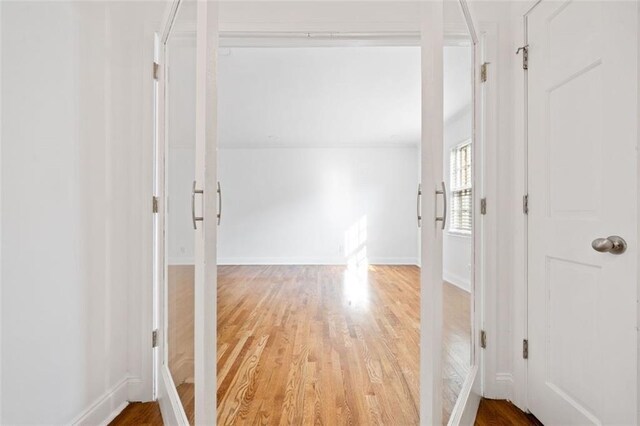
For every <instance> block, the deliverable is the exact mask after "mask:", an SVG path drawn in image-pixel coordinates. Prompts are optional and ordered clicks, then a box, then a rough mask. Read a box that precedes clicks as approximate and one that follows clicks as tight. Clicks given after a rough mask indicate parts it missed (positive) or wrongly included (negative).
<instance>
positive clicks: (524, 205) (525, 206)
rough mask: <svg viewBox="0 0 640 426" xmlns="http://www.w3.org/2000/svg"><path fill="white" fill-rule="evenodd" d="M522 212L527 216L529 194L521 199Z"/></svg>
mask: <svg viewBox="0 0 640 426" xmlns="http://www.w3.org/2000/svg"><path fill="white" fill-rule="evenodd" d="M522 212H523V213H524V214H529V194H527V195H525V196H523V197H522Z"/></svg>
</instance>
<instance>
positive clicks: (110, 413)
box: [71, 377, 130, 426]
mask: <svg viewBox="0 0 640 426" xmlns="http://www.w3.org/2000/svg"><path fill="white" fill-rule="evenodd" d="M129 380H130V379H129V377H125V378H123V379H122V380H121V381H120V382H118V384H117V385H115V386H114V387H112V388H111V389H109V390H108V391H106V392H105V393H104V394H103V395H102V396H100V397H99V398H98V399H96V400H95V401H94V402H93V403H92V404H91V405H90V406H89V408H87V409H86V410H85V411H84V412H83V413H81V414H80V415H79V416H78V417H76V418H75V420H73V421H72V422H71V424H72V425H78V426H106V425H108V424H109V423H110V422H111V420H113V419H115V418H116V416H117V415H118V414H120V413H121V412H122V410H124V408H125V407H126V406H127V405H128V404H129Z"/></svg>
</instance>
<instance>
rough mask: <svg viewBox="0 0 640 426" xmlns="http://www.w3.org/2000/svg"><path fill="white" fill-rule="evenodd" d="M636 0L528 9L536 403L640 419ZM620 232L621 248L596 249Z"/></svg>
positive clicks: (531, 387)
mask: <svg viewBox="0 0 640 426" xmlns="http://www.w3.org/2000/svg"><path fill="white" fill-rule="evenodd" d="M637 7H638V6H637V4H636V3H635V2H626V3H625V2H619V3H618V2H615V3H614V2H607V3H606V4H604V2H565V3H561V2H542V3H540V4H539V5H538V6H537V7H536V8H534V9H533V11H532V12H531V13H530V14H529V15H528V17H527V28H528V34H527V35H528V43H529V70H528V99H529V102H528V120H529V121H528V157H529V171H528V175H529V176H528V183H529V199H530V209H529V218H528V227H529V260H528V262H529V281H528V298H529V327H528V338H529V360H528V373H529V382H528V395H529V409H530V410H531V412H532V413H533V414H535V415H536V416H537V417H538V418H539V419H540V420H541V421H542V422H543V423H544V424H611V423H617V424H635V423H636V396H637V340H636V322H637V321H636V320H637V316H636V315H637V311H636V298H637V265H636V259H637V225H636V218H637V185H636V181H637V175H636V173H637V162H636V155H637V154H636V144H637V111H638V110H637V101H638V90H637V78H638V74H637V63H636V61H637V19H638V9H637ZM611 235H620V236H622V237H623V238H624V239H626V241H627V243H628V249H627V251H626V252H625V253H624V254H622V255H614V254H611V253H602V252H597V251H595V250H594V249H593V248H592V246H591V244H592V241H593V240H594V239H596V238H601V237H608V236H611Z"/></svg>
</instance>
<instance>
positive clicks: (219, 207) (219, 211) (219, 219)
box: [217, 182, 222, 225]
mask: <svg viewBox="0 0 640 426" xmlns="http://www.w3.org/2000/svg"><path fill="white" fill-rule="evenodd" d="M217 192H218V214H217V218H218V225H220V221H221V220H222V188H221V187H220V182H218V190H217Z"/></svg>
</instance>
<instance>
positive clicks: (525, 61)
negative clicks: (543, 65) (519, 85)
mask: <svg viewBox="0 0 640 426" xmlns="http://www.w3.org/2000/svg"><path fill="white" fill-rule="evenodd" d="M520 51H522V69H523V70H528V69H529V45H528V44H527V45H526V46H522V47H519V48H518V50H516V55H518V54H520Z"/></svg>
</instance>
